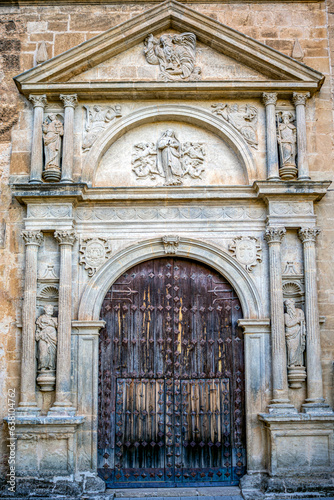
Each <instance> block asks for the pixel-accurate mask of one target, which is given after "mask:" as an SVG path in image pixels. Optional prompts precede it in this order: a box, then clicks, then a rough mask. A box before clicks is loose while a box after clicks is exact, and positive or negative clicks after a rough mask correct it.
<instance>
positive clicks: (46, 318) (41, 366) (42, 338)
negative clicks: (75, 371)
mask: <svg viewBox="0 0 334 500" xmlns="http://www.w3.org/2000/svg"><path fill="white" fill-rule="evenodd" d="M44 311H45V314H42V315H41V316H40V317H39V318H37V320H36V341H37V344H38V349H37V361H38V370H40V371H45V370H55V369H56V352H57V326H58V320H57V318H53V317H52V314H53V306H51V305H47V306H45V308H44Z"/></svg>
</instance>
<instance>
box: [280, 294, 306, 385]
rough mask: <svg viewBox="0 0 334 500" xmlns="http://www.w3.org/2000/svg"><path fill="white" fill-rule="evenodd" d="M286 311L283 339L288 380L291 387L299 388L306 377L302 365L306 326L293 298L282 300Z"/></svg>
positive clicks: (302, 313) (301, 312) (302, 314)
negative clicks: (286, 357) (284, 341)
mask: <svg viewBox="0 0 334 500" xmlns="http://www.w3.org/2000/svg"><path fill="white" fill-rule="evenodd" d="M284 304H285V307H286V313H285V314H284V322H285V339H286V346H287V354H288V381H289V386H290V387H291V389H299V388H300V387H301V382H304V380H305V379H306V370H305V367H304V351H305V339H306V327H305V316H304V312H303V311H302V310H301V309H299V308H297V307H296V306H295V301H294V300H293V299H286V300H285V301H284Z"/></svg>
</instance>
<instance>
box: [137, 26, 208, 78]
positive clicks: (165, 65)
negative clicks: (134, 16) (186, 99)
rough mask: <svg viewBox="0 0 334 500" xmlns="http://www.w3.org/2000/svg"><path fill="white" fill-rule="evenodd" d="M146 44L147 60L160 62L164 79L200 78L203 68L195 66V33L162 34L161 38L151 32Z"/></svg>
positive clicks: (153, 62)
mask: <svg viewBox="0 0 334 500" xmlns="http://www.w3.org/2000/svg"><path fill="white" fill-rule="evenodd" d="M144 46H145V48H144V54H145V57H146V61H147V62H148V63H149V64H159V67H160V76H161V78H162V79H163V80H165V81H171V80H190V79H193V80H199V79H200V75H201V69H200V68H199V67H196V66H195V57H196V35H194V34H193V33H181V34H179V35H162V36H161V37H160V38H159V39H157V38H155V37H154V36H153V35H152V34H151V35H148V37H147V38H146V39H145V41H144Z"/></svg>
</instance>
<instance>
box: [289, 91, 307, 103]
mask: <svg viewBox="0 0 334 500" xmlns="http://www.w3.org/2000/svg"><path fill="white" fill-rule="evenodd" d="M310 96H311V94H310V93H309V92H303V93H302V92H294V93H293V94H292V102H293V103H294V105H295V106H299V105H300V104H301V105H302V106H305V105H306V101H307V99H308V98H309V97H310Z"/></svg>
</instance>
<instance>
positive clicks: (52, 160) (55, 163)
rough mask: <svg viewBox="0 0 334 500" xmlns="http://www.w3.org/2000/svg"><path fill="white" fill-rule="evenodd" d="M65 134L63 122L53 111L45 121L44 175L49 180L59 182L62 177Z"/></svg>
mask: <svg viewBox="0 0 334 500" xmlns="http://www.w3.org/2000/svg"><path fill="white" fill-rule="evenodd" d="M63 135H64V127H63V124H62V122H61V121H60V120H59V119H58V118H57V116H56V115H55V114H54V113H51V114H50V115H48V116H47V118H46V119H45V120H44V122H43V140H44V154H45V170H44V173H43V177H44V179H45V180H47V181H54V182H57V181H58V180H59V179H60V155H61V138H62V136H63Z"/></svg>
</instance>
